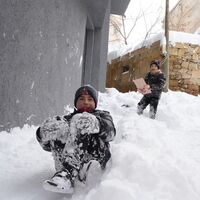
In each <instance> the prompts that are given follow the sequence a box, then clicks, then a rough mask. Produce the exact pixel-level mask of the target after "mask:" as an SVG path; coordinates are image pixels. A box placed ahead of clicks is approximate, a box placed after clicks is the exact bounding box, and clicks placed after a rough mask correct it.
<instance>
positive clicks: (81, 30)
mask: <svg viewBox="0 0 200 200" xmlns="http://www.w3.org/2000/svg"><path fill="white" fill-rule="evenodd" d="M86 15H87V13H86V10H85V9H84V6H83V5H82V2H81V0H48V1H46V0H34V1H30V0H0V47H1V48H0V113H1V114H0V124H1V125H2V126H1V127H9V126H11V127H14V126H22V125H23V124H25V123H29V124H33V123H34V124H37V123H40V122H41V121H42V120H44V119H45V118H46V117H47V116H52V115H55V114H63V110H64V106H65V105H67V104H69V103H71V105H73V97H74V91H75V89H77V87H79V86H80V85H81V78H82V60H83V48H84V39H85V26H86V18H87V16H86Z"/></svg>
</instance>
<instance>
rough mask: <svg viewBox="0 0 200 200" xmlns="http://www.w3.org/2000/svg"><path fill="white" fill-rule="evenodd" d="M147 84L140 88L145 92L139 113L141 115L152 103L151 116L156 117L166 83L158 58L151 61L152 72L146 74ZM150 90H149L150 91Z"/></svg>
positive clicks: (139, 106)
mask: <svg viewBox="0 0 200 200" xmlns="http://www.w3.org/2000/svg"><path fill="white" fill-rule="evenodd" d="M145 82H146V84H147V85H146V86H145V87H144V88H143V90H140V91H139V92H141V93H142V94H144V96H143V98H142V99H141V100H140V102H139V103H138V107H137V113H138V114H139V115H140V114H142V113H143V110H144V109H145V108H146V107H147V106H148V105H149V104H150V112H149V117H150V118H152V119H155V116H156V112H157V107H158V102H159V99H160V96H161V93H162V90H163V87H164V85H165V77H164V74H163V73H162V72H161V70H160V62H159V61H158V60H153V61H152V62H151V63H150V72H148V73H147V74H146V76H145ZM149 90H150V92H147V91H149Z"/></svg>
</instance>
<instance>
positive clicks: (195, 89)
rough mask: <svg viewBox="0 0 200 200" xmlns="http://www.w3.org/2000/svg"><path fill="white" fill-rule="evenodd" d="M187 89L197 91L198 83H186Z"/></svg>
mask: <svg viewBox="0 0 200 200" xmlns="http://www.w3.org/2000/svg"><path fill="white" fill-rule="evenodd" d="M188 89H189V90H194V91H199V85H195V84H191V85H188Z"/></svg>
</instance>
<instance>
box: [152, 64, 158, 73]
mask: <svg viewBox="0 0 200 200" xmlns="http://www.w3.org/2000/svg"><path fill="white" fill-rule="evenodd" d="M158 71H159V69H158V66H157V65H156V64H152V65H151V67H150V72H151V73H152V74H156V73H157V72H158Z"/></svg>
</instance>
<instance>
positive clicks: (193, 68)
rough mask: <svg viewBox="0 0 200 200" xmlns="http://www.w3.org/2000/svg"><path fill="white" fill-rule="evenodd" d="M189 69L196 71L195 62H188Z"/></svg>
mask: <svg viewBox="0 0 200 200" xmlns="http://www.w3.org/2000/svg"><path fill="white" fill-rule="evenodd" d="M189 70H191V71H196V70H198V65H197V64H196V63H192V62H191V63H189Z"/></svg>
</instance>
